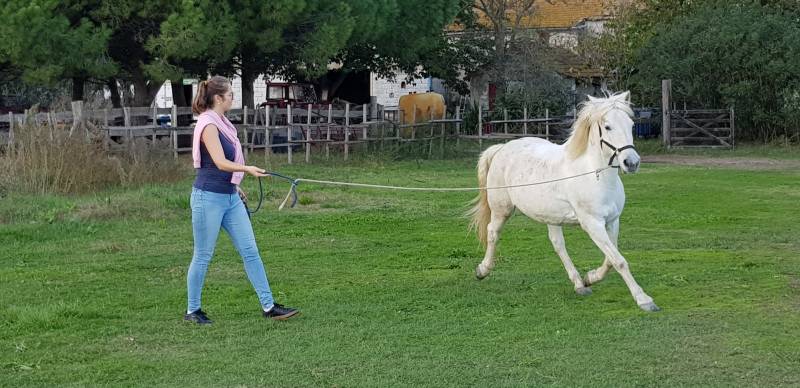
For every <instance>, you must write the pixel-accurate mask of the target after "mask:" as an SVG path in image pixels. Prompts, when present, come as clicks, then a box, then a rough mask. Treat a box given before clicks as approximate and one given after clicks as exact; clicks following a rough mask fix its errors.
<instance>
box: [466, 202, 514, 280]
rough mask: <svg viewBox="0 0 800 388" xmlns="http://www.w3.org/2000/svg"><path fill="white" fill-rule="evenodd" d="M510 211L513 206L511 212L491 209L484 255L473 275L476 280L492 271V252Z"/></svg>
mask: <svg viewBox="0 0 800 388" xmlns="http://www.w3.org/2000/svg"><path fill="white" fill-rule="evenodd" d="M512 212H513V208H512V210H511V212H507V213H509V214H505V213H501V212H498V211H495V210H492V220H491V221H490V222H489V225H488V226H487V236H486V255H485V256H484V257H483V261H481V263H480V264H479V265H478V268H476V269H475V277H477V278H478V280H481V279H483V278H485V277H487V276H489V273H490V272H492V268H494V252H495V249H496V248H497V241H498V240H499V239H500V231H501V230H502V229H503V225H504V224H505V223H506V221H507V220H508V218H509V217H510V216H511V214H510V213H512Z"/></svg>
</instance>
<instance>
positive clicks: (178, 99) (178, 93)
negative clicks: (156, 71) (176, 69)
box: [169, 79, 189, 106]
mask: <svg viewBox="0 0 800 388" xmlns="http://www.w3.org/2000/svg"><path fill="white" fill-rule="evenodd" d="M169 83H170V84H171V85H172V104H173V105H175V106H188V105H189V104H187V103H186V95H184V94H183V80H182V79H173V80H170V81H169Z"/></svg>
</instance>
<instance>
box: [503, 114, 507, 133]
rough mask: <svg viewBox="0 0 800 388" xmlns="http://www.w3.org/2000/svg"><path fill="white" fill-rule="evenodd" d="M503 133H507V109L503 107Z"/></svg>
mask: <svg viewBox="0 0 800 388" xmlns="http://www.w3.org/2000/svg"><path fill="white" fill-rule="evenodd" d="M503 133H505V134H506V135H508V109H506V108H503Z"/></svg>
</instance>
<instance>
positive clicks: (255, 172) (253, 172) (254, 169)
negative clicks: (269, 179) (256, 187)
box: [244, 166, 267, 177]
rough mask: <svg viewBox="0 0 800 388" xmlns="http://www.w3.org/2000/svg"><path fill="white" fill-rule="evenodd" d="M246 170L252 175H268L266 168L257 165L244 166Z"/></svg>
mask: <svg viewBox="0 0 800 388" xmlns="http://www.w3.org/2000/svg"><path fill="white" fill-rule="evenodd" d="M244 172H246V173H248V174H250V175H252V176H255V177H263V176H267V174H266V173H267V170H264V169H262V168H259V167H256V166H244Z"/></svg>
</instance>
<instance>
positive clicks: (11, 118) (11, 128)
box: [8, 112, 14, 146]
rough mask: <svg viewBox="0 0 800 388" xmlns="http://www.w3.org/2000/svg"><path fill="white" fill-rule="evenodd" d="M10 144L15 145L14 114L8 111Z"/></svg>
mask: <svg viewBox="0 0 800 388" xmlns="http://www.w3.org/2000/svg"><path fill="white" fill-rule="evenodd" d="M8 145H9V146H13V145H14V114H13V113H11V112H8Z"/></svg>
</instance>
